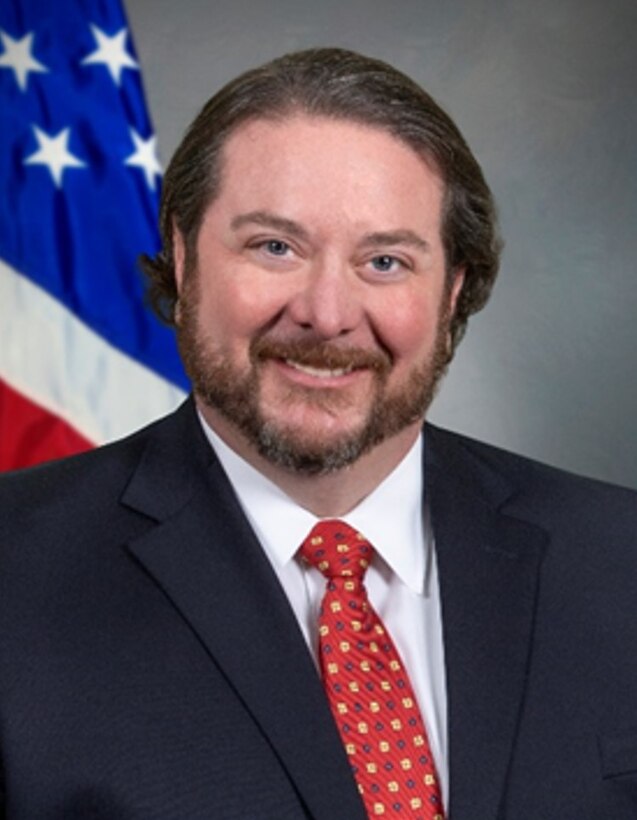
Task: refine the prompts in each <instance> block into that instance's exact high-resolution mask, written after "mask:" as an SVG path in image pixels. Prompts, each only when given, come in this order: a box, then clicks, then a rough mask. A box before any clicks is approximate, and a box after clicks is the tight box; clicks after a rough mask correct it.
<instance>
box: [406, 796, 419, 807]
mask: <svg viewBox="0 0 637 820" xmlns="http://www.w3.org/2000/svg"><path fill="white" fill-rule="evenodd" d="M421 806H422V800H421V799H420V798H419V797H412V798H411V800H410V801H409V807H410V808H412V809H419V808H421Z"/></svg>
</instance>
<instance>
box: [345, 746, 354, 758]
mask: <svg viewBox="0 0 637 820" xmlns="http://www.w3.org/2000/svg"><path fill="white" fill-rule="evenodd" d="M345 751H346V752H347V754H348V755H355V754H356V746H355V745H354V744H353V743H346V744H345Z"/></svg>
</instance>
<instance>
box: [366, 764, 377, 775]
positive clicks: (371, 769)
mask: <svg viewBox="0 0 637 820" xmlns="http://www.w3.org/2000/svg"><path fill="white" fill-rule="evenodd" d="M365 768H366V769H367V771H368V772H369V773H370V774H376V772H377V771H378V766H377V765H376V764H375V763H368V764H367V765H366V766H365Z"/></svg>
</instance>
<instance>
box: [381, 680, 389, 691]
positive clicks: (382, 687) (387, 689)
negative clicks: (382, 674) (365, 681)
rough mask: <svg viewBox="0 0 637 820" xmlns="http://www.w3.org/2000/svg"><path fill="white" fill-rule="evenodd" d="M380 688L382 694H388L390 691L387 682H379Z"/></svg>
mask: <svg viewBox="0 0 637 820" xmlns="http://www.w3.org/2000/svg"><path fill="white" fill-rule="evenodd" d="M380 688H381V689H382V690H383V692H389V691H390V689H391V684H390V682H389V681H387V680H383V681H381V682H380Z"/></svg>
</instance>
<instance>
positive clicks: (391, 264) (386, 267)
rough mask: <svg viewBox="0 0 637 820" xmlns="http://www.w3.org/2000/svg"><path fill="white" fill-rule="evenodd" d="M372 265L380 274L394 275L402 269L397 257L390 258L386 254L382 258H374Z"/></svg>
mask: <svg viewBox="0 0 637 820" xmlns="http://www.w3.org/2000/svg"><path fill="white" fill-rule="evenodd" d="M371 263H372V266H373V268H374V270H377V271H379V272H380V273H392V272H393V271H395V270H397V269H398V268H400V266H401V264H402V263H401V261H400V259H396V257H395V256H389V254H386V253H384V254H381V255H380V256H374V258H373V259H372V260H371Z"/></svg>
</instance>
